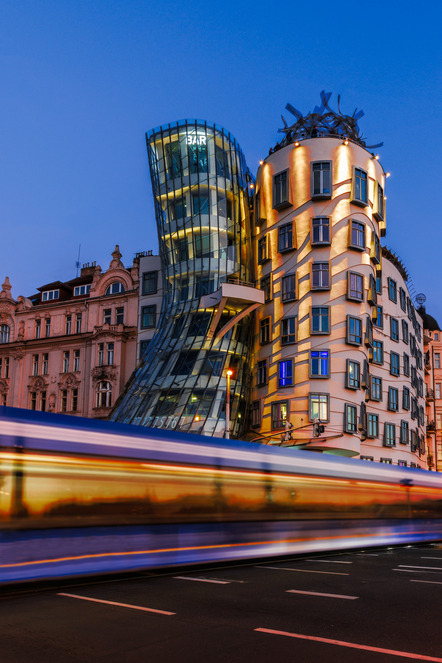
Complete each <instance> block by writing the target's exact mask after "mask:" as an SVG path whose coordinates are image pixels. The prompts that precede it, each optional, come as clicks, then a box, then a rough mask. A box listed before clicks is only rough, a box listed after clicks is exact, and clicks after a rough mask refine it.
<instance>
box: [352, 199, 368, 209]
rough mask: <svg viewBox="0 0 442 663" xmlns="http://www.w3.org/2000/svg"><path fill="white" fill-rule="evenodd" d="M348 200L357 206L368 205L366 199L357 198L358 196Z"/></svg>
mask: <svg viewBox="0 0 442 663" xmlns="http://www.w3.org/2000/svg"><path fill="white" fill-rule="evenodd" d="M350 202H351V203H353V204H354V205H358V207H368V205H369V203H368V200H359V198H352V199H351V200H350Z"/></svg>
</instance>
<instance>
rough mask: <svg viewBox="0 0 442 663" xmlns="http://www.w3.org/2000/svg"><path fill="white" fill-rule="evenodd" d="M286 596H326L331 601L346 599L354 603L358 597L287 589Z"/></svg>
mask: <svg viewBox="0 0 442 663" xmlns="http://www.w3.org/2000/svg"><path fill="white" fill-rule="evenodd" d="M286 593H287V594H308V595H309V596H328V597H329V598H332V599H348V600H349V601H354V600H355V599H358V598H359V596H346V595H345V594H323V593H322V592H304V591H302V590H300V589H287V590H286Z"/></svg>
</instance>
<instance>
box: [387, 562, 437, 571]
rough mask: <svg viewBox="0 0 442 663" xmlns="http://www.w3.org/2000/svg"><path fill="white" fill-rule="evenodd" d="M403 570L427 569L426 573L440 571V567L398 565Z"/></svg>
mask: <svg viewBox="0 0 442 663" xmlns="http://www.w3.org/2000/svg"><path fill="white" fill-rule="evenodd" d="M398 567H399V568H403V569H427V570H428V571H442V566H413V565H412V564H398Z"/></svg>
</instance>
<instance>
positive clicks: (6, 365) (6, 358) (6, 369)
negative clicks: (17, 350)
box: [4, 357, 9, 379]
mask: <svg viewBox="0 0 442 663" xmlns="http://www.w3.org/2000/svg"><path fill="white" fill-rule="evenodd" d="M4 377H5V378H6V379H8V378H9V357H5V376H4Z"/></svg>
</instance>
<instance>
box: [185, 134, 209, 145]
mask: <svg viewBox="0 0 442 663" xmlns="http://www.w3.org/2000/svg"><path fill="white" fill-rule="evenodd" d="M206 139H207V136H202V135H201V134H195V135H193V136H191V135H190V134H187V136H186V143H187V145H205V144H206Z"/></svg>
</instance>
